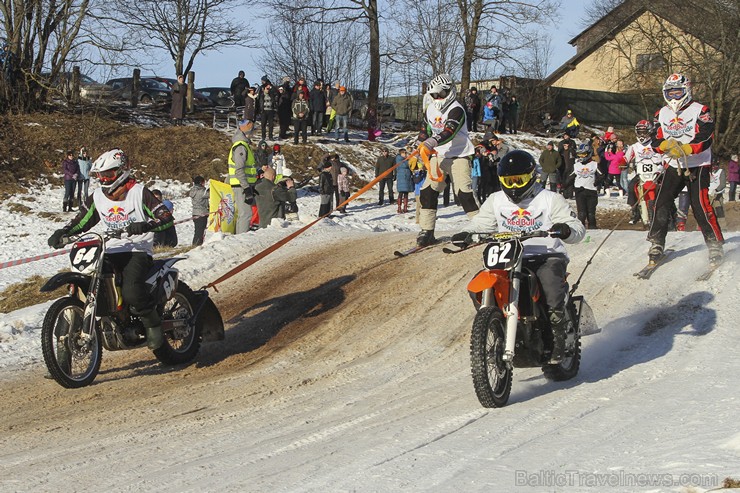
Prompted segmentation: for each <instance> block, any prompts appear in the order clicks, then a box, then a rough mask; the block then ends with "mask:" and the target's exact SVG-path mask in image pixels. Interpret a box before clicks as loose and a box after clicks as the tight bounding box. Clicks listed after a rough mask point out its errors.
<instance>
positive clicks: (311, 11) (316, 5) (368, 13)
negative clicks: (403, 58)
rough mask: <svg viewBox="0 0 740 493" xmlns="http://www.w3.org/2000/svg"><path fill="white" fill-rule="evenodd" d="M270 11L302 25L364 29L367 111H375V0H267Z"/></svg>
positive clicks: (377, 28) (377, 73) (377, 27)
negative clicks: (285, 0)
mask: <svg viewBox="0 0 740 493" xmlns="http://www.w3.org/2000/svg"><path fill="white" fill-rule="evenodd" d="M268 5H269V7H268V9H269V10H271V11H272V12H281V11H285V10H288V11H291V12H293V13H294V15H296V18H297V19H300V21H301V22H306V23H313V24H319V25H321V26H323V28H324V29H330V28H332V27H333V26H336V25H339V24H347V23H349V24H360V25H362V26H364V27H365V29H366V31H365V33H366V37H365V38H364V39H365V42H366V43H367V49H368V54H369V55H368V60H369V69H370V70H369V72H368V108H370V109H372V110H377V106H378V89H379V86H380V18H379V15H378V0H319V1H316V2H315V1H310V0H298V2H296V3H294V4H285V3H283V2H281V1H280V0H270V1H269V4H268Z"/></svg>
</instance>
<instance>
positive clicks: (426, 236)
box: [416, 229, 437, 247]
mask: <svg viewBox="0 0 740 493" xmlns="http://www.w3.org/2000/svg"><path fill="white" fill-rule="evenodd" d="M436 242H437V240H436V239H435V238H434V230H433V229H432V230H424V229H422V230H421V233H419V235H418V236H417V237H416V245H417V246H420V247H427V246H429V245H433V244H434V243H436Z"/></svg>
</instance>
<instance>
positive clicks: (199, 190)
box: [188, 176, 210, 246]
mask: <svg viewBox="0 0 740 493" xmlns="http://www.w3.org/2000/svg"><path fill="white" fill-rule="evenodd" d="M205 182H206V181H205V179H204V178H203V177H202V176H196V177H194V178H193V187H192V188H191V189H190V191H189V192H188V196H189V197H190V200H191V202H192V205H193V225H194V226H195V231H194V233H193V246H198V245H202V244H203V238H204V237H205V234H206V228H207V227H208V202H209V197H210V191H209V190H208V189H207V188H206V187H205Z"/></svg>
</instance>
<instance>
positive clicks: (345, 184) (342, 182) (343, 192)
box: [337, 166, 350, 214]
mask: <svg viewBox="0 0 740 493" xmlns="http://www.w3.org/2000/svg"><path fill="white" fill-rule="evenodd" d="M349 182H350V177H349V169H347V167H346V166H340V168H339V174H338V175H337V189H338V190H339V200H340V203H344V202H345V201H346V200H347V199H348V198H349ZM339 212H341V213H342V214H346V213H347V206H346V205H345V206H344V207H342V208H341V209H339Z"/></svg>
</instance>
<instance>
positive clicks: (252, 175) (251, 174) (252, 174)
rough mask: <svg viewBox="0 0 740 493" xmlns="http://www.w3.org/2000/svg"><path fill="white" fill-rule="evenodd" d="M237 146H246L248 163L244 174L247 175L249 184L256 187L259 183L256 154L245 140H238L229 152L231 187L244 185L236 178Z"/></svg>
mask: <svg viewBox="0 0 740 493" xmlns="http://www.w3.org/2000/svg"><path fill="white" fill-rule="evenodd" d="M236 146H244V147H245V148H246V149H247V162H246V165H245V167H244V173H245V174H246V175H247V182H248V183H249V184H250V185H254V184H255V183H256V182H257V168H255V166H254V154H252V149H250V147H249V143H248V142H247V141H245V140H238V141H236V142H234V143H233V144H232V145H231V149H230V150H229V185H231V186H232V187H233V186H234V185H239V186H241V185H242V183H241V182H240V181H239V180H238V179H237V177H236V163H235V162H234V149H236Z"/></svg>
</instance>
